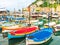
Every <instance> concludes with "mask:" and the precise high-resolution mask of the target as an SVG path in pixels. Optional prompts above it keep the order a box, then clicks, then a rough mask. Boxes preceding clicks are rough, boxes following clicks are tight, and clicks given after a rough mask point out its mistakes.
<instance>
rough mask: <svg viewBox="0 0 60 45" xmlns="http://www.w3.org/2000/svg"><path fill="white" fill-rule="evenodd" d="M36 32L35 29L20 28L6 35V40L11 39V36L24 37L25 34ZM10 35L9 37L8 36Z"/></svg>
mask: <svg viewBox="0 0 60 45" xmlns="http://www.w3.org/2000/svg"><path fill="white" fill-rule="evenodd" d="M36 30H37V27H35V26H34V27H22V28H20V29H18V30H16V31H11V32H10V33H9V34H8V38H11V36H21V37H22V36H25V35H26V34H30V33H33V32H35V31H36ZM10 35H11V36H10Z"/></svg>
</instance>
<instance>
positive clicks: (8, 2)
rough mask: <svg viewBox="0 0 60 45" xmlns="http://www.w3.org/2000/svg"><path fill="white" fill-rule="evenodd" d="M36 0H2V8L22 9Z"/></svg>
mask: <svg viewBox="0 0 60 45" xmlns="http://www.w3.org/2000/svg"><path fill="white" fill-rule="evenodd" d="M34 1H35V0H0V8H6V9H8V10H14V8H15V9H16V10H18V9H22V8H25V7H27V6H28V5H30V4H31V3H32V2H34Z"/></svg>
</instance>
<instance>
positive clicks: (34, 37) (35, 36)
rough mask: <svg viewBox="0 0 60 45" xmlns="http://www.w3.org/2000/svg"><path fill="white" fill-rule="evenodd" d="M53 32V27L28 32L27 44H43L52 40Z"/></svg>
mask: <svg viewBox="0 0 60 45" xmlns="http://www.w3.org/2000/svg"><path fill="white" fill-rule="evenodd" d="M52 34H53V29H52V28H44V29H41V30H38V31H36V32H34V33H31V34H28V35H27V37H26V44H27V45H28V44H42V43H45V42H47V41H48V40H50V38H51V37H52Z"/></svg>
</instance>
